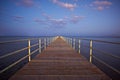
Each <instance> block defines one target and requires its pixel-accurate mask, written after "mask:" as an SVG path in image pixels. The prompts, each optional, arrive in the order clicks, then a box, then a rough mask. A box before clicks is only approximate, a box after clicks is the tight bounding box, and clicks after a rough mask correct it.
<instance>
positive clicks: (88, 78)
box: [10, 38, 110, 80]
mask: <svg viewBox="0 0 120 80" xmlns="http://www.w3.org/2000/svg"><path fill="white" fill-rule="evenodd" d="M10 80H110V78H109V77H108V76H106V75H105V74H104V73H103V72H102V71H100V70H99V69H98V68H97V67H96V66H94V65H93V64H91V63H89V62H88V61H87V60H86V59H85V58H84V57H83V56H81V55H80V54H78V53H76V52H75V50H73V49H72V48H71V47H70V46H69V45H68V44H67V43H66V42H65V41H64V40H63V39H61V38H58V39H57V40H55V41H54V42H53V43H52V44H51V45H50V46H48V47H47V49H46V50H44V51H43V52H42V53H40V54H39V55H37V56H36V57H35V58H34V59H33V60H32V61H30V62H29V63H28V64H27V65H25V66H24V67H23V68H22V69H20V70H19V71H18V72H17V73H16V74H15V75H13V76H12V77H11V78H10Z"/></svg>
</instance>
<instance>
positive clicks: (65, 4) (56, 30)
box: [0, 0, 120, 36]
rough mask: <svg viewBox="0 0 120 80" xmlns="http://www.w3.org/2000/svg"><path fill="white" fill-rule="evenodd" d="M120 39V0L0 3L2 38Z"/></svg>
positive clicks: (17, 0)
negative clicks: (79, 37) (72, 37)
mask: <svg viewBox="0 0 120 80" xmlns="http://www.w3.org/2000/svg"><path fill="white" fill-rule="evenodd" d="M41 35H73V36H120V1H119V0H0V36H41Z"/></svg>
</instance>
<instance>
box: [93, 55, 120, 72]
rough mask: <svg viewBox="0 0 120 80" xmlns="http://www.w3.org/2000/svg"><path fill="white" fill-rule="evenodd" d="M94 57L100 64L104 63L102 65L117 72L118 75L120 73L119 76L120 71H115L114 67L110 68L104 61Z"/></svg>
mask: <svg viewBox="0 0 120 80" xmlns="http://www.w3.org/2000/svg"><path fill="white" fill-rule="evenodd" d="M93 57H94V58H95V59H96V60H97V61H99V62H100V63H102V64H104V65H106V66H107V67H109V68H111V69H112V70H113V71H115V72H117V73H119V74H120V71H119V70H117V69H115V68H114V67H112V66H110V65H108V64H106V63H105V62H103V61H102V60H100V59H98V58H97V57H95V56H94V55H93Z"/></svg>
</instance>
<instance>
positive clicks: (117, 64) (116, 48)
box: [0, 37, 120, 80]
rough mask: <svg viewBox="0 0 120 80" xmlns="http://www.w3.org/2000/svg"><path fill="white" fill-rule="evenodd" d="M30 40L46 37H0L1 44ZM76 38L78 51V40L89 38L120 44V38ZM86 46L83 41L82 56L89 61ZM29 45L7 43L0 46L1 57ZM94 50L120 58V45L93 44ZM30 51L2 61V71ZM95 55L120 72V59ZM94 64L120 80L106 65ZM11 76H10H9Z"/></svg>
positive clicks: (12, 69)
mask: <svg viewBox="0 0 120 80" xmlns="http://www.w3.org/2000/svg"><path fill="white" fill-rule="evenodd" d="M28 38H42V42H43V38H44V37H0V42H2V41H9V40H19V39H28ZM72 38H76V50H78V39H79V38H87V39H93V40H103V41H110V42H119V43H120V38H111V37H101V38H99V37H72ZM35 43H38V40H32V41H31V45H32V44H35ZM84 45H86V46H89V41H85V40H81V54H82V55H83V56H85V57H86V58H87V59H88V60H89V48H87V47H84ZM27 46H28V43H27V41H23V42H16V43H6V44H0V56H2V55H5V54H8V53H10V52H13V51H15V50H18V49H21V48H24V47H27ZM36 48H38V46H36V47H34V48H32V50H31V51H33V50H35V49H36ZM93 48H96V49H99V50H102V51H105V52H107V53H109V54H112V55H116V56H119V57H120V45H116V44H108V43H101V42H93ZM27 53H28V51H27V50H25V51H22V52H19V53H17V54H15V55H12V56H9V57H6V58H3V59H0V70H2V69H3V68H5V67H6V66H8V65H10V64H11V63H13V62H15V61H16V60H19V59H20V58H22V57H23V56H25V55H27ZM38 53H39V52H36V53H35V54H34V55H32V58H33V57H34V56H36V55H37V54H38ZM93 55H94V56H96V57H97V58H98V59H100V60H102V61H104V62H106V63H107V64H109V65H111V66H112V67H114V68H115V69H117V70H119V71H120V59H116V58H113V57H111V56H108V55H105V54H102V53H101V52H98V51H95V50H93ZM27 62H28V59H25V60H23V61H22V62H21V63H19V64H17V65H16V66H14V67H13V68H11V69H9V70H8V71H5V72H4V73H3V74H0V78H2V79H3V80H6V79H8V78H9V77H10V76H11V75H13V74H14V73H15V72H16V71H17V70H19V69H20V68H21V67H22V66H24V65H25V64H26V63H27ZM92 62H93V64H95V65H96V66H97V67H99V68H100V69H101V70H102V71H104V72H105V73H106V74H107V75H109V76H110V77H111V78H113V79H114V80H116V79H120V74H118V73H116V72H115V71H113V70H111V69H110V68H108V67H106V66H105V65H103V64H101V63H100V62H99V61H97V60H96V59H94V58H93V61H92ZM8 74H9V75H8Z"/></svg>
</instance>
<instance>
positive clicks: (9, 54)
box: [0, 47, 28, 59]
mask: <svg viewBox="0 0 120 80" xmlns="http://www.w3.org/2000/svg"><path fill="white" fill-rule="evenodd" d="M26 49H28V47H25V48H22V49H19V50H17V51H13V52H10V53H8V54H6V55H3V56H0V59H2V58H5V57H8V56H11V55H13V54H16V53H18V52H21V51H24V50H26Z"/></svg>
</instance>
